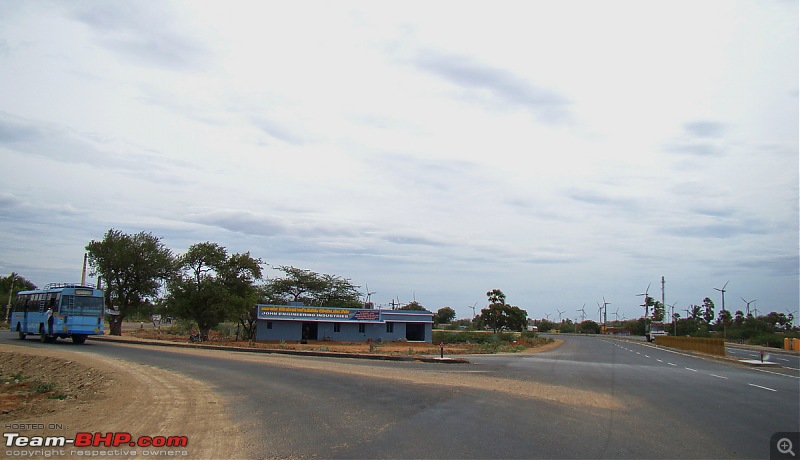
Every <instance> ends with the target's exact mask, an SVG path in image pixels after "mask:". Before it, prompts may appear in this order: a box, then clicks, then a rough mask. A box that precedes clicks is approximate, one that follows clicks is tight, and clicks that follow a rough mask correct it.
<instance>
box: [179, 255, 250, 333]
mask: <svg viewBox="0 0 800 460" xmlns="http://www.w3.org/2000/svg"><path fill="white" fill-rule="evenodd" d="M262 264H263V262H262V261H261V260H260V259H254V258H253V257H251V256H250V254H249V253H245V254H233V255H230V256H229V255H228V252H227V250H226V249H225V248H224V247H223V246H220V245H219V244H217V243H210V242H205V243H197V244H194V245H192V246H190V247H189V250H188V251H187V252H186V253H185V254H183V255H182V256H181V257H180V258H179V268H180V273H179V274H178V275H177V276H174V277H173V278H172V279H170V280H169V283H168V288H169V295H168V296H167V299H166V301H167V304H168V306H169V308H170V310H171V311H173V312H175V314H176V315H177V316H179V317H182V318H186V319H192V320H194V321H195V322H196V323H197V327H198V328H199V329H200V336H201V337H202V338H203V340H207V339H208V331H209V330H211V329H212V328H214V327H216V326H217V325H219V323H221V322H223V321H225V320H228V319H234V320H235V319H239V318H241V316H242V315H245V314H247V312H248V311H249V310H254V305H255V304H256V302H257V301H258V297H259V295H260V291H259V289H258V287H257V286H255V284H254V283H255V281H257V280H259V279H261V265H262Z"/></svg>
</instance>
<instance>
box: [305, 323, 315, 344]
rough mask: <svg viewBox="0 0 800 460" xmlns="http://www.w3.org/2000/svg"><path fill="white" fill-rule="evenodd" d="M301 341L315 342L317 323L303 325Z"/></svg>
mask: <svg viewBox="0 0 800 460" xmlns="http://www.w3.org/2000/svg"><path fill="white" fill-rule="evenodd" d="M302 339H303V340H317V323H303V336H302Z"/></svg>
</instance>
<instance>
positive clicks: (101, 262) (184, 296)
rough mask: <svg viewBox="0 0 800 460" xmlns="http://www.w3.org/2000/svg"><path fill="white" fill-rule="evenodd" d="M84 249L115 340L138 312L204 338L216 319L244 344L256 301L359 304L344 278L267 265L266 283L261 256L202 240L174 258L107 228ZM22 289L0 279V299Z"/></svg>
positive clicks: (154, 241) (15, 278)
mask: <svg viewBox="0 0 800 460" xmlns="http://www.w3.org/2000/svg"><path fill="white" fill-rule="evenodd" d="M86 252H87V255H88V265H89V269H90V275H91V276H96V277H97V279H98V284H102V288H103V289H104V290H105V296H106V305H107V307H110V309H109V314H108V315H106V316H107V318H108V321H109V329H110V330H109V333H110V334H112V335H121V334H122V323H123V321H124V320H125V319H126V318H127V317H129V316H131V315H134V314H139V313H141V312H143V311H145V312H147V313H148V314H152V313H155V312H157V311H158V312H160V313H163V314H166V315H168V316H171V317H175V318H181V319H187V320H191V321H194V322H195V323H197V326H198V328H199V330H200V335H201V336H202V337H203V339H207V338H208V333H209V331H210V330H211V329H213V328H214V327H216V326H218V325H219V324H220V323H222V322H225V321H233V322H238V323H239V324H240V326H242V327H243V330H244V339H249V338H252V337H253V336H254V334H255V325H256V309H255V308H254V305H255V304H257V303H273V304H287V303H289V302H302V303H304V304H306V305H317V306H321V305H325V306H331V307H339V308H363V307H364V305H363V304H362V303H361V301H360V296H361V293H360V292H359V291H358V286H355V285H353V284H352V283H351V282H350V280H349V279H346V278H342V277H340V276H336V275H327V274H320V273H316V272H313V271H311V270H304V269H300V268H296V267H291V266H277V267H273V268H274V269H275V270H276V271H278V272H280V273H281V274H280V275H278V276H275V277H273V278H271V279H265V277H264V272H263V269H262V266H263V265H266V264H265V262H264V261H263V260H262V259H260V258H257V257H253V256H252V255H251V254H250V253H249V252H245V253H230V252H229V251H228V250H227V248H225V247H224V246H221V245H219V244H217V243H212V242H208V241H206V242H201V243H196V244H193V245H191V246H190V247H189V248H188V249H187V251H186V252H185V253H183V254H176V253H174V252H173V251H172V250H171V249H170V248H168V247H167V246H166V245H165V244H164V243H163V242H162V241H161V238H159V237H157V236H154V235H153V234H152V233H149V232H144V231H142V232H139V233H136V234H128V233H125V232H122V231H120V230H116V229H113V228H112V229H110V230H108V231H107V232H106V234H105V235H104V236H103V238H102V239H100V240H92V241H91V242H89V244H87V245H86ZM29 289H36V286H35V285H34V284H33V283H31V282H30V281H28V280H26V279H25V278H23V277H21V276H19V275H18V274H16V273H12V274H11V276H9V277H3V278H0V295H3V296H8V299H5V298H2V299H0V301H3V303H5V301H8V303H9V304H10V303H11V301H12V300H13V299H12V297H13V295H15V294H16V293H17V292H19V291H21V290H29Z"/></svg>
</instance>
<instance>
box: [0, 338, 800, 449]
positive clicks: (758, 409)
mask: <svg viewBox="0 0 800 460" xmlns="http://www.w3.org/2000/svg"><path fill="white" fill-rule="evenodd" d="M564 339H565V340H566V342H565V344H564V345H562V346H561V347H559V348H557V349H555V350H553V351H550V352H547V353H542V354H534V355H490V356H474V357H470V359H471V360H472V361H473V363H474V364H471V365H458V366H452V365H448V366H442V365H436V364H425V363H407V362H400V363H398V362H378V363H376V362H373V361H369V362H367V361H363V360H352V359H346V360H341V361H337V362H341V363H347V364H348V365H354V366H364V368H367V369H371V370H373V371H374V373H375V377H374V378H373V377H363V376H353V375H344V374H340V373H333V372H324V371H312V370H309V369H297V368H287V367H282V366H279V365H275V364H274V363H271V362H270V361H271V359H270V355H263V358H259V360H258V361H257V362H242V361H236V360H230V359H228V354H227V353H222V352H219V353H217V352H214V353H212V354H211V355H210V356H195V355H190V354H185V353H177V352H172V351H169V350H163V349H159V348H151V347H147V348H145V347H133V346H128V345H121V344H111V343H101V342H92V341H89V342H87V344H86V345H84V346H76V345H72V344H70V343H68V342H63V343H59V344H54V345H47V344H40V343H38V342H35V341H33V340H28V341H26V346H30V347H42V346H56V347H59V349H61V350H74V351H75V352H76V353H97V354H100V355H104V356H113V357H116V358H118V359H124V360H131V361H135V362H139V363H143V364H148V365H154V366H159V367H163V368H167V369H172V370H175V371H177V372H182V373H185V374H187V375H190V376H192V377H195V378H199V379H202V380H205V381H208V382H209V383H211V384H212V385H213V386H214V387H215V388H216V390H217V391H218V392H219V393H220V394H221V395H222V396H223V397H224V398H225V399H226V401H227V403H228V408H229V409H230V410H231V411H232V413H233V415H234V420H235V422H236V423H238V424H239V426H240V427H241V430H242V432H243V433H244V434H245V435H246V436H247V437H248V438H249V439H251V440H252V451H251V452H248V455H251V456H253V457H260V458H263V457H265V456H277V457H304V456H319V457H324V458H663V457H671V458H731V457H747V458H754V457H758V458H764V457H769V439H770V436H771V435H772V434H773V433H774V432H778V431H800V375H798V373H797V372H794V371H792V370H788V369H781V370H780V372H778V371H771V370H770V371H764V370H755V369H752V368H742V367H735V366H730V365H728V364H721V363H718V362H715V361H707V360H701V359H698V358H695V357H691V356H686V355H683V354H679V353H674V352H669V351H665V350H660V349H655V348H653V347H651V346H649V345H648V344H645V343H635V342H629V341H622V340H614V339H609V338H599V337H564ZM6 340H15V339H13V338H12V336H11V334H8V333H3V334H0V341H6ZM298 359H309V360H320V359H321V360H325V358H298ZM328 360H330V358H328ZM432 366H440V367H434V368H435V369H437V370H441V369H442V367H444V368H445V369H446V372H448V373H450V374H452V375H454V376H455V375H461V376H464V377H468V376H469V375H480V376H482V377H490V378H497V379H502V380H504V381H508V380H511V381H518V382H521V383H522V382H538V383H539V384H542V385H544V384H554V385H560V386H562V387H563V388H564V391H565V392H569V391H571V390H589V391H596V392H599V393H601V394H602V395H608V396H611V397H613V398H615V399H616V400H617V401H619V404H620V405H619V407H617V408H615V409H602V408H598V407H593V406H592V405H591V404H585V405H580V404H579V405H574V406H572V405H566V404H563V403H558V402H553V401H546V400H541V399H537V398H528V397H520V396H514V395H510V394H509V393H507V392H499V391H492V390H491V389H486V388H481V387H477V386H476V387H474V388H464V387H454V386H450V385H447V384H446V379H443V380H442V382H441V383H426V384H409V383H398V382H396V381H392V380H388V379H384V378H381V373H382V370H386V371H388V370H396V369H402V370H404V371H406V372H408V373H409V375H411V374H412V373H413V372H416V371H420V370H421V371H426V370H430V369H431V368H432Z"/></svg>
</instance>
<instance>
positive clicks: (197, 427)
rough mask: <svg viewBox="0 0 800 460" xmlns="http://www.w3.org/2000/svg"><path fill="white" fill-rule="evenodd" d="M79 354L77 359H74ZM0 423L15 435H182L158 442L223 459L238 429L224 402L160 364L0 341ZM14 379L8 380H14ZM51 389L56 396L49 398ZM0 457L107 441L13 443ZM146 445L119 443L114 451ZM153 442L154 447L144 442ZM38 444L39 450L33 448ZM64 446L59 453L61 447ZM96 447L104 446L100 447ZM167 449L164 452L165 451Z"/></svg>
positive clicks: (236, 441)
mask: <svg viewBox="0 0 800 460" xmlns="http://www.w3.org/2000/svg"><path fill="white" fill-rule="evenodd" d="M78 359H80V362H78ZM0 377H2V380H3V382H7V381H8V380H9V379H11V382H10V383H8V384H2V387H0V423H2V424H3V427H4V430H3V432H4V433H9V432H16V433H19V434H20V435H21V436H65V437H67V438H69V439H72V438H74V437H75V434H76V433H79V432H91V433H94V432H99V433H108V432H126V433H130V434H131V435H132V436H133V438H134V439H137V438H138V437H140V436H150V437H156V436H186V437H187V438H188V440H189V442H188V445H187V446H186V447H168V448H167V447H164V448H159V449H157V450H165V451H170V452H172V454H171V455H172V456H184V454H185V455H186V456H188V457H189V458H230V457H231V455H232V454H234V453H236V452H239V451H241V449H242V448H243V443H242V439H241V436H240V434H239V433H238V432H237V431H236V429H235V427H234V425H233V424H232V423H231V422H230V420H229V418H228V415H227V413H226V411H225V408H224V404H223V402H222V401H221V400H220V398H218V397H217V396H216V395H215V394H214V393H213V392H212V391H211V390H210V389H209V388H208V386H207V385H205V384H204V383H202V382H199V381H196V380H193V379H190V378H188V377H186V376H183V375H179V374H173V373H170V372H167V371H164V370H161V369H157V368H154V367H149V366H142V365H137V364H132V363H126V362H119V361H114V360H110V359H105V358H101V357H98V356H95V355H91V354H88V353H83V354H81V355H80V356H79V357H78V356H76V354H74V353H69V352H65V351H61V350H57V349H47V350H42V349H32V348H28V347H25V346H24V343H23V344H21V345H6V344H2V345H0ZM15 381H16V382H17V383H14V382H15ZM34 381H38V382H39V383H45V384H48V385H46V387H45V388H52V391H51V392H45V393H41V394H38V393H36V392H35V391H34V392H31V391H26V390H25V389H24V388H22V387H21V385H20V384H21V383H25V382H34ZM53 394H57V396H58V397H60V398H61V397H63V399H51V398H48V396H52V395H53ZM5 449H6V450H5V451H3V454H4V455H0V457H3V458H9V457H27V458H47V457H50V458H58V454H57V453H56V454H55V455H53V452H52V451H53V450H61V452H62V455H65V456H69V455H70V451H73V450H83V451H87V450H90V451H95V452H98V454H97V455H103V456H105V455H106V454H107V453H109V452H110V451H113V450H115V449H114V448H111V447H94V448H81V449H76V448H68V447H66V448H52V447H51V448H43V447H17V448H14V449H13V450H15V451H18V452H16V453H15V455H9V452H8V451H9V450H12V449H9V448H8V447H6V448H5ZM120 449H122V450H126V451H127V452H128V453H127V454H123V455H121V456H131V454H130V451H132V450H136V451H137V453H138V454H139V455H142V450H144V449H145V448H134V447H130V446H125V447H122V448H117V450H120ZM150 449H155V448H150ZM37 451H38V452H37ZM64 451H66V453H63V452H64ZM99 452H105V453H106V454H101V453H99ZM167 455H169V454H167Z"/></svg>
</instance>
